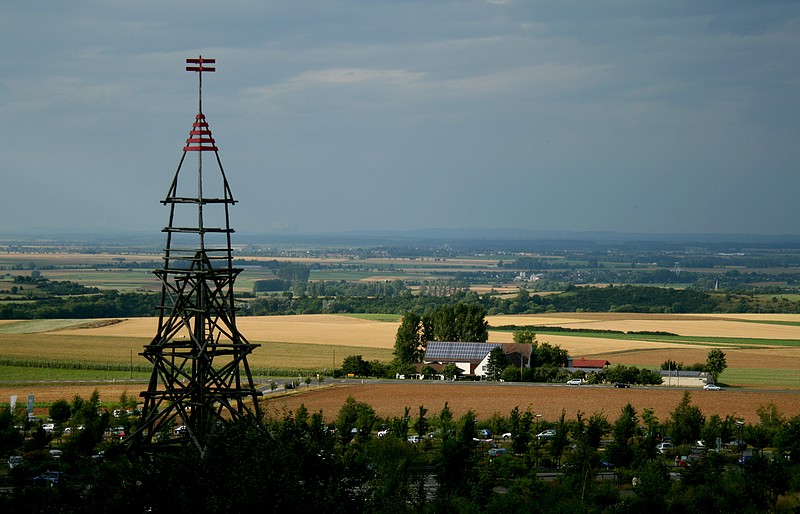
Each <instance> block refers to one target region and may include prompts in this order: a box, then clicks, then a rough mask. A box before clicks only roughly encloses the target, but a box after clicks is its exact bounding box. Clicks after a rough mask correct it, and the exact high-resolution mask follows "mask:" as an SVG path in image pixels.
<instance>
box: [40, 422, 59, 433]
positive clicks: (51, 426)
mask: <svg viewBox="0 0 800 514" xmlns="http://www.w3.org/2000/svg"><path fill="white" fill-rule="evenodd" d="M55 429H56V424H55V423H45V424H44V425H42V430H44V431H45V432H52V431H54V430H55Z"/></svg>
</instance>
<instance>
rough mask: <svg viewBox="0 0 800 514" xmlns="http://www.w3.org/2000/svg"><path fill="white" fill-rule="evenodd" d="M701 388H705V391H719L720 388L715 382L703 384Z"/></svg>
mask: <svg viewBox="0 0 800 514" xmlns="http://www.w3.org/2000/svg"><path fill="white" fill-rule="evenodd" d="M703 389H705V390H706V391H719V390H721V389H722V388H721V387H720V386H718V385H717V384H706V385H704V386H703Z"/></svg>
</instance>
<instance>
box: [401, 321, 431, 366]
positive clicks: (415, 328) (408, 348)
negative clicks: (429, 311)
mask: <svg viewBox="0 0 800 514" xmlns="http://www.w3.org/2000/svg"><path fill="white" fill-rule="evenodd" d="M421 336H422V318H421V317H420V316H419V315H418V314H415V313H413V312H407V313H405V314H404V315H403V321H401V322H400V326H399V327H398V328H397V335H396V336H395V341H394V358H395V362H397V363H402V364H407V363H410V362H422V357H423V355H424V350H422V349H423V348H424V342H423V340H422V339H421Z"/></svg>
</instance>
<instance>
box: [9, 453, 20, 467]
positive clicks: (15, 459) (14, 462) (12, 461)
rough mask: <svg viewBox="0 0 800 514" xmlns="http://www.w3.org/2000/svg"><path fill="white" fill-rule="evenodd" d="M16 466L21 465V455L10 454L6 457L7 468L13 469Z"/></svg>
mask: <svg viewBox="0 0 800 514" xmlns="http://www.w3.org/2000/svg"><path fill="white" fill-rule="evenodd" d="M17 466H22V456H21V455H12V456H10V457H9V458H8V469H14V468H16V467H17Z"/></svg>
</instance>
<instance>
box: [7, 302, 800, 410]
mask: <svg viewBox="0 0 800 514" xmlns="http://www.w3.org/2000/svg"><path fill="white" fill-rule="evenodd" d="M487 320H488V322H489V325H490V337H489V340H490V342H510V341H511V340H512V337H513V336H512V333H511V332H501V331H495V330H491V327H498V326H503V325H517V326H524V325H532V326H563V327H572V328H578V327H583V328H599V329H613V330H624V331H628V332H630V331H637V332H641V331H662V332H669V333H673V334H678V335H681V336H686V337H687V338H688V337H691V339H687V340H686V341H679V340H678V341H669V342H663V341H661V342H654V341H649V340H648V338H647V337H645V336H642V337H641V338H639V337H636V338H634V339H630V340H629V339H614V338H613V337H607V336H604V337H590V336H587V335H581V334H560V335H550V334H541V335H538V336H537V340H538V341H539V342H547V343H550V344H556V345H559V346H561V347H562V348H564V349H566V350H568V351H569V353H570V355H572V356H573V357H590V358H601V359H605V360H608V361H609V362H611V364H612V365H614V364H629V365H637V366H651V367H658V366H659V365H660V364H661V363H662V362H664V361H665V360H667V359H672V360H674V361H676V362H683V363H687V364H690V363H695V362H705V358H706V356H707V354H708V351H709V349H711V348H721V349H722V350H723V351H724V352H725V354H726V359H727V363H728V366H729V367H728V369H727V370H726V371H725V373H724V374H723V377H722V378H723V381H725V382H726V383H727V384H728V385H730V386H732V387H729V388H726V390H725V391H722V392H720V393H709V392H706V391H701V390H693V392H692V394H693V399H694V401H695V402H696V403H697V404H698V405H700V406H701V408H702V409H703V410H704V413H706V414H707V415H708V414H712V413H720V414H724V415H728V414H737V415H739V416H744V417H746V419H749V418H751V417H753V416H755V409H757V408H758V406H761V405H766V404H768V403H775V404H776V405H778V406H779V407H780V408H781V410H782V412H784V413H786V414H788V415H797V414H800V315H642V314H619V313H615V314H589V313H563V314H548V315H521V316H489V317H488V318H487ZM398 325H399V323H398V322H385V321H375V320H366V319H361V318H358V317H353V316H342V315H301V316H270V317H241V318H238V319H237V326H238V328H239V330H240V331H241V332H242V334H243V335H244V336H245V337H246V338H247V339H248V340H250V341H251V342H256V343H260V344H261V347H260V348H258V349H257V350H256V351H255V352H254V353H253V354H252V355H251V357H250V358H249V362H250V364H251V366H252V367H254V368H261V369H268V368H270V367H274V368H283V369H322V368H331V367H338V366H339V365H341V361H342V359H343V358H344V357H345V356H347V355H355V354H358V355H362V356H363V357H364V359H366V360H373V359H379V360H384V361H388V360H390V359H391V357H392V347H393V345H394V338H395V334H396V331H397V327H398ZM156 327H157V319H156V318H131V319H121V320H34V321H24V322H23V321H19V322H0V357H9V356H13V357H19V358H25V357H29V358H38V359H58V360H70V359H72V360H89V361H95V362H125V363H127V362H128V361H129V360H130V359H132V358H133V359H137V363H143V362H144V361H143V359H142V358H141V357H139V356H138V353H139V352H140V351H141V350H142V347H143V345H145V344H147V343H148V342H149V341H150V340H151V339H152V337H153V335H154V334H155V331H156ZM719 337H726V338H729V340H728V341H727V342H726V341H722V342H721V341H719V340H717V339H715V338H719ZM706 338H707V339H706ZM730 338H740V339H741V341H740V342H736V341H733V342H731V340H730ZM759 340H762V341H763V344H757V343H758V342H759ZM138 360H140V361H141V362H138ZM775 377H780V380H775ZM0 380H2V377H0ZM325 384H327V385H326V386H325V387H322V388H314V387H312V388H311V389H310V390H309V391H308V392H306V391H301V392H300V394H295V395H289V396H286V397H285V398H283V399H273V400H269V401H268V402H267V404H266V405H267V406H268V410H269V411H271V412H277V411H282V410H285V409H290V410H293V409H296V408H297V406H299V403H301V402H302V403H305V404H306V406H307V407H308V408H309V409H312V410H318V409H323V411H324V412H325V413H326V416H327V415H330V414H331V413H332V412H333V413H335V412H336V411H338V408H339V406H340V405H341V402H343V401H344V399H345V398H346V397H347V396H348V395H351V394H352V395H353V396H354V397H356V398H357V399H359V400H361V401H366V402H367V403H370V404H371V405H373V407H374V408H376V410H377V411H378V412H379V413H381V414H382V415H399V414H402V409H403V407H405V406H409V407H411V408H412V409H415V408H417V407H418V406H419V405H425V406H426V407H428V408H429V409H431V410H432V411H434V410H437V411H438V410H439V409H440V408H441V406H442V405H444V402H445V401H447V402H449V405H450V406H451V408H453V410H454V411H455V412H461V411H466V409H468V408H472V409H473V410H475V411H477V412H479V413H480V415H482V416H488V415H491V414H492V413H494V412H498V413H500V414H503V415H507V414H508V412H510V410H511V409H512V408H513V407H514V406H516V405H518V406H520V408H523V409H524V408H526V407H528V406H529V405H530V406H531V408H533V409H536V410H537V411H540V412H542V413H544V412H546V413H548V416H557V415H558V414H560V412H561V410H562V409H565V411H566V413H567V414H568V416H574V414H575V413H576V412H577V411H581V412H590V413H591V412H596V411H599V410H602V411H604V412H605V413H606V414H608V415H612V414H615V413H616V412H617V411H618V410H619V409H620V408H621V406H622V405H624V403H625V402H627V401H631V402H632V403H634V405H635V406H636V407H637V408H638V409H639V410H641V408H644V407H650V408H653V409H655V410H656V412H657V413H660V414H659V415H662V414H663V413H665V412H667V413H668V412H669V411H670V410H672V409H673V408H674V407H675V405H677V403H678V402H679V401H680V398H681V396H682V394H683V392H682V391H681V390H680V389H677V390H670V389H666V388H664V389H660V388H646V389H630V390H614V389H611V388H588V387H584V388H580V390H577V391H576V390H574V389H571V388H570V389H567V388H563V387H530V386H513V385H505V386H486V385H481V386H473V385H468V384H464V385H462V384H412V383H410V382H403V383H398V384H390V385H386V384H374V383H370V382H368V383H367V384H364V385H363V386H362V385H361V384H356V385H347V386H344V385H336V386H333V385H332V384H331V382H330V381H328V382H326V383H325ZM776 384H777V385H776ZM390 386H391V387H390ZM737 386H746V387H747V389H753V388H761V389H771V390H763V391H756V392H745V391H741V390H737V389H738V387H737ZM95 387H97V386H96V385H86V386H76V385H75V384H71V385H70V386H69V388H66V387H59V386H57V385H47V386H44V385H37V386H35V387H34V386H33V385H32V384H25V385H19V384H18V385H15V386H3V387H0V398H3V399H5V398H8V396H10V395H12V394H14V395H18V396H19V397H24V396H25V395H27V394H29V393H35V394H36V395H37V399H38V400H37V401H43V402H47V401H48V399H50V401H52V400H54V399H59V398H71V397H73V396H74V395H75V394H81V395H89V394H91V391H92V390H93V389H94V388H95ZM493 387H497V388H499V389H493ZM141 388H142V386H141V385H133V384H127V385H125V384H119V383H116V384H109V385H108V386H103V387H102V388H101V396H102V397H104V398H105V399H106V400H107V401H111V402H113V401H115V400H116V399H117V398H118V397H119V395H120V394H121V393H122V391H123V390H125V391H127V393H128V394H129V395H134V396H135V395H138V393H139V391H140V389H141ZM620 402H623V403H622V404H620ZM701 402H702V405H701ZM398 409H399V411H400V412H397V411H398Z"/></svg>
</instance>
